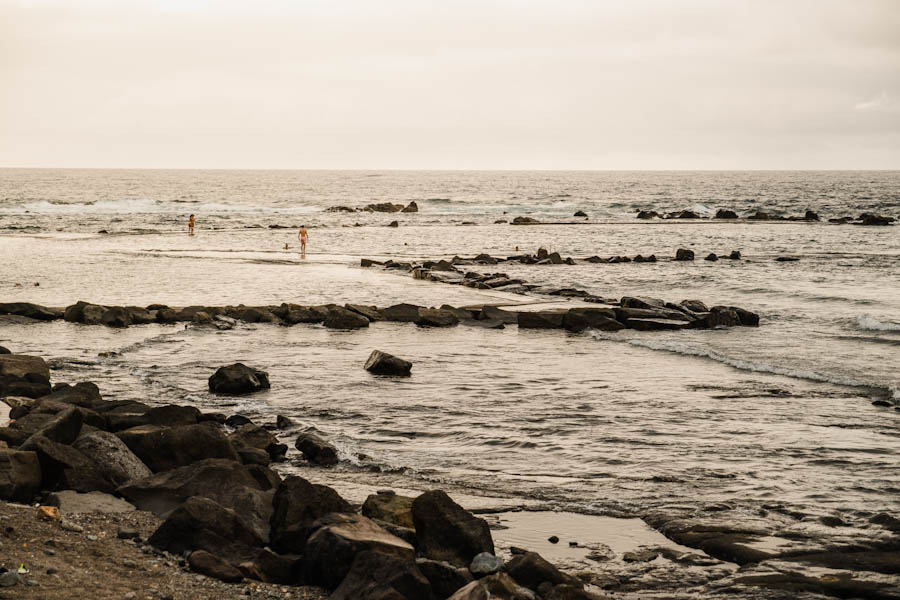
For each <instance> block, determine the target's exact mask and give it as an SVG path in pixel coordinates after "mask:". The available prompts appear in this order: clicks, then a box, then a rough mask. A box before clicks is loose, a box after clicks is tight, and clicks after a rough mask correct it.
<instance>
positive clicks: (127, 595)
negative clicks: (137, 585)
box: [123, 592, 137, 600]
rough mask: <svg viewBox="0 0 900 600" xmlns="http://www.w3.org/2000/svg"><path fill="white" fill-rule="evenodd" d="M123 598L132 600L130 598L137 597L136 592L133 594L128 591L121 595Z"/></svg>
mask: <svg viewBox="0 0 900 600" xmlns="http://www.w3.org/2000/svg"><path fill="white" fill-rule="evenodd" d="M123 598H125V600H132V598H137V594H135V593H134V592H128V593H127V594H125V595H124V596H123Z"/></svg>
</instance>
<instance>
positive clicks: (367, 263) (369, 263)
mask: <svg viewBox="0 0 900 600" xmlns="http://www.w3.org/2000/svg"><path fill="white" fill-rule="evenodd" d="M383 265H384V263H383V262H381V261H380V260H374V259H371V258H363V259H360V261H359V266H361V267H374V266H379V267H380V266H383Z"/></svg>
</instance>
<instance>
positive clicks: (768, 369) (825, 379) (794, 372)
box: [592, 332, 900, 400]
mask: <svg viewBox="0 0 900 600" xmlns="http://www.w3.org/2000/svg"><path fill="white" fill-rule="evenodd" d="M592 336H593V337H594V338H595V339H603V340H609V339H610V338H609V337H606V336H604V335H602V334H600V333H599V332H592ZM627 343H629V344H631V345H632V346H639V347H641V348H649V349H650V350H662V351H664V352H672V353H673V354H681V355H683V356H696V357H700V358H708V359H710V360H714V361H716V362H719V363H723V364H726V365H729V366H731V367H734V368H735V369H739V370H741V371H752V372H755V373H770V374H772V375H781V376H784V377H791V378H794V379H805V380H807V381H817V382H820V383H832V384H835V385H845V386H848V387H857V388H866V389H870V390H878V391H880V392H881V393H882V394H885V395H887V396H889V397H892V398H893V399H894V400H900V387H897V386H893V385H885V384H879V383H872V382H865V381H859V380H858V379H853V378H851V377H846V376H843V375H837V374H826V373H819V372H817V371H810V370H806V369H794V368H791V367H782V366H776V365H772V364H768V363H763V362H756V361H752V360H748V359H743V358H735V357H732V356H728V355H726V354H722V353H721V352H716V351H715V350H709V349H706V348H693V347H691V346H689V345H687V344H684V343H681V342H671V341H669V342H667V341H661V340H628V341H627Z"/></svg>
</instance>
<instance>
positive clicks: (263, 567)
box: [237, 548, 302, 584]
mask: <svg viewBox="0 0 900 600" xmlns="http://www.w3.org/2000/svg"><path fill="white" fill-rule="evenodd" d="M237 567H238V569H240V571H241V573H243V574H244V577H249V578H251V579H258V580H259V581H264V582H266V583H280V584H298V583H300V582H301V571H302V561H301V559H300V557H298V556H296V555H287V556H281V555H278V554H275V553H274V552H272V551H271V550H269V549H268V548H263V549H262V550H260V551H258V552H257V553H256V556H255V557H254V558H253V559H251V560H248V561H244V562H242V563H240V564H239V565H237Z"/></svg>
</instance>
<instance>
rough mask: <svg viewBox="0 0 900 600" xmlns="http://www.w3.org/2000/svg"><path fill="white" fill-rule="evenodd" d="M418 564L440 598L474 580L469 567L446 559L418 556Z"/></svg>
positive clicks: (439, 599) (442, 598) (450, 594)
mask: <svg viewBox="0 0 900 600" xmlns="http://www.w3.org/2000/svg"><path fill="white" fill-rule="evenodd" d="M416 566H417V567H418V568H419V571H421V572H422V574H423V575H425V577H426V579H428V581H429V582H430V583H431V589H432V591H433V592H434V595H435V597H436V598H437V599H438V600H446V598H449V597H450V596H452V595H453V594H454V593H456V591H457V590H458V589H460V588H462V587H465V586H466V585H468V584H470V583H471V582H472V581H474V579H473V577H472V574H471V573H469V570H468V569H466V568H464V567H454V566H453V565H451V564H450V563H448V562H445V561H439V560H431V559H429V558H418V559H416Z"/></svg>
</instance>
